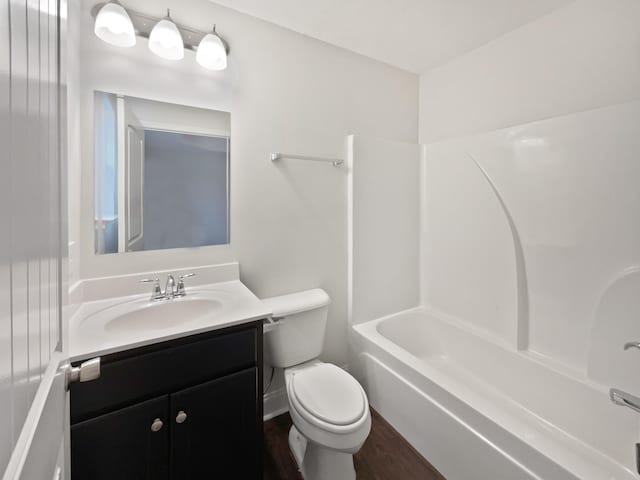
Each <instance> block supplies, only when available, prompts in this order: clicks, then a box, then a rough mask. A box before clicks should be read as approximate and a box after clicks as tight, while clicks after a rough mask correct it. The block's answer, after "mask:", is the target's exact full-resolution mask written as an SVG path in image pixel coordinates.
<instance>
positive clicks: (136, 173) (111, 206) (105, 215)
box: [94, 92, 231, 254]
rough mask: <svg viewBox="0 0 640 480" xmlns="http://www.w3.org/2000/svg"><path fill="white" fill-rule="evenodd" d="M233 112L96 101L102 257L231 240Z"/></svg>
mask: <svg viewBox="0 0 640 480" xmlns="http://www.w3.org/2000/svg"><path fill="white" fill-rule="evenodd" d="M230 127H231V115H230V113H229V112H221V111H216V110H205V109H201V108H195V107H187V106H183V105H175V104H170V103H163V102H156V101H153V100H145V99H141V98H135V97H127V96H121V95H116V94H113V93H107V92H95V96H94V161H95V169H94V171H95V198H94V202H95V210H94V211H95V251H96V253H97V254H103V253H118V252H134V251H141V250H160V249H165V248H186V247H200V246H205V245H223V244H228V243H229V141H230V129H231V128H230Z"/></svg>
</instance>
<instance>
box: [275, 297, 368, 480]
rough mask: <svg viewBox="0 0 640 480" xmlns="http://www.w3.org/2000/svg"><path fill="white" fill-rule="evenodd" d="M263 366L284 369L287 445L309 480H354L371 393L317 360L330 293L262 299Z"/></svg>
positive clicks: (366, 432)
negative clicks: (267, 312) (267, 316)
mask: <svg viewBox="0 0 640 480" xmlns="http://www.w3.org/2000/svg"><path fill="white" fill-rule="evenodd" d="M263 302H264V303H265V304H266V305H268V306H269V308H270V309H271V310H272V312H273V317H272V319H273V321H272V323H270V324H268V325H265V331H264V333H265V336H264V346H265V351H264V354H265V363H266V364H267V365H271V366H272V367H276V368H284V369H285V371H284V375H285V383H286V388H287V398H288V401H289V413H290V415H291V418H292V420H293V426H292V427H291V430H290V432H289V446H290V448H291V451H292V452H293V455H294V457H295V459H296V461H297V462H298V467H299V468H300V472H301V473H302V476H303V477H304V478H305V480H353V479H355V478H356V473H355V470H354V468H353V454H354V453H355V452H357V451H358V450H359V449H360V447H361V446H362V444H363V443H364V441H365V440H366V439H367V436H368V435H369V431H370V430H371V416H370V413H369V402H368V400H367V395H366V394H365V392H364V390H363V389H362V387H361V386H360V384H359V383H358V381H357V380H356V379H355V378H353V377H352V376H351V375H349V374H348V373H347V372H346V371H344V370H342V369H341V368H339V367H336V366H335V365H332V364H329V363H323V362H321V361H320V360H318V359H317V357H318V356H319V355H320V353H321V351H322V346H323V343H324V333H325V326H326V323H327V311H328V309H329V302H330V299H329V295H327V293H326V292H325V291H324V290H320V289H315V290H307V291H304V292H299V293H294V294H291V295H283V296H280V297H272V298H267V299H264V300H263Z"/></svg>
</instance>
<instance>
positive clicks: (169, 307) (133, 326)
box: [80, 290, 234, 334]
mask: <svg viewBox="0 0 640 480" xmlns="http://www.w3.org/2000/svg"><path fill="white" fill-rule="evenodd" d="M233 300H234V297H233V295H230V294H229V293H228V292H222V291H216V290H210V291H207V292H198V293H192V294H187V296H186V297H182V298H176V299H172V300H158V301H151V300H149V299H147V298H145V299H136V300H131V301H127V302H123V303H119V304H116V305H112V306H110V307H107V308H105V309H103V310H100V311H98V312H95V313H94V314H93V315H89V316H88V317H86V318H85V319H84V321H83V322H82V324H81V326H80V328H81V329H82V327H84V326H86V327H87V328H91V329H93V328H95V327H96V325H102V330H103V331H104V332H106V333H111V334H120V333H124V332H126V333H135V332H150V331H158V330H166V329H174V328H176V327H180V326H186V325H188V324H190V323H193V322H197V321H199V320H202V319H203V318H207V317H209V318H211V317H214V316H215V315H216V313H217V312H220V311H221V310H223V308H224V307H225V306H228V305H229V304H230V303H233Z"/></svg>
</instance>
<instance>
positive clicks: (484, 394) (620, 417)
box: [350, 308, 640, 480]
mask: <svg viewBox="0 0 640 480" xmlns="http://www.w3.org/2000/svg"><path fill="white" fill-rule="evenodd" d="M350 342H351V345H352V350H351V351H352V352H353V353H352V354H353V357H352V358H351V359H350V368H351V371H352V372H353V374H354V375H355V376H356V377H357V378H358V380H359V381H360V382H361V383H362V385H363V386H364V388H365V390H366V391H367V393H368V395H369V399H370V402H371V405H372V406H373V407H374V408H375V409H376V410H378V411H379V412H380V413H381V414H382V416H383V417H385V418H386V419H387V421H389V422H390V423H391V424H392V425H393V426H394V427H395V428H396V430H398V431H399V432H400V433H401V434H402V435H403V436H404V437H405V438H406V439H407V440H408V441H409V442H410V443H411V444H412V445H413V446H414V448H416V449H417V450H418V451H419V452H420V453H421V454H422V455H423V456H424V457H425V458H427V459H428V460H429V461H430V462H431V463H432V464H433V465H434V466H435V467H436V468H438V470H440V472H442V474H443V475H444V476H445V477H446V478H447V479H448V480H476V479H477V480H484V479H491V480H496V479H504V480H519V479H548V480H556V479H558V480H564V479H580V480H591V479H593V480H623V479H624V480H631V479H638V478H639V476H638V475H637V474H636V473H635V468H636V465H635V443H636V442H638V441H639V439H640V437H638V418H637V414H634V412H632V411H630V410H628V409H625V408H621V407H618V406H615V405H613V404H612V403H611V402H610V401H609V398H608V395H607V389H606V388H605V387H604V386H602V385H598V384H596V383H594V382H591V381H589V380H588V379H587V378H585V377H584V376H583V375H581V374H580V373H579V372H576V371H572V370H569V369H567V368H566V367H564V366H562V365H555V364H553V363H551V362H550V361H549V360H548V359H545V358H543V357H538V356H536V355H535V354H533V353H531V352H528V351H516V350H513V349H510V348H509V347H508V346H506V345H503V344H501V343H500V342H499V341H498V340H496V339H495V338H492V337H489V336H487V335H486V334H484V333H483V332H480V331H474V330H473V329H472V328H470V327H469V326H468V325H466V324H465V323H463V322H460V321H458V320H456V319H451V318H446V317H445V316H443V315H442V314H437V313H434V312H431V311H429V310H427V309H424V308H416V309H412V310H408V311H404V312H401V313H398V314H394V315H391V316H388V317H384V318H380V319H377V320H373V321H370V322H366V323H362V324H359V325H356V326H354V327H353V328H352V331H351V332H350Z"/></svg>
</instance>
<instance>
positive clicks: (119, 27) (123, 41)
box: [93, 3, 136, 47]
mask: <svg viewBox="0 0 640 480" xmlns="http://www.w3.org/2000/svg"><path fill="white" fill-rule="evenodd" d="M93 31H94V33H95V34H96V35H97V36H98V38H99V39H101V40H103V41H105V42H107V43H110V44H111V45H116V46H118V47H132V46H134V45H135V44H136V33H135V31H134V30H133V23H131V18H129V14H128V13H127V11H126V10H125V9H124V7H123V6H122V5H119V4H117V3H107V4H106V5H104V6H103V7H102V8H101V9H100V11H99V12H98V15H97V16H96V23H95V25H94V28H93Z"/></svg>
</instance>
